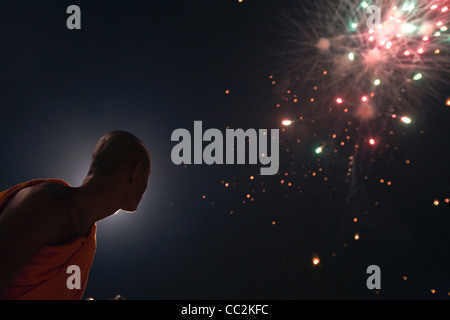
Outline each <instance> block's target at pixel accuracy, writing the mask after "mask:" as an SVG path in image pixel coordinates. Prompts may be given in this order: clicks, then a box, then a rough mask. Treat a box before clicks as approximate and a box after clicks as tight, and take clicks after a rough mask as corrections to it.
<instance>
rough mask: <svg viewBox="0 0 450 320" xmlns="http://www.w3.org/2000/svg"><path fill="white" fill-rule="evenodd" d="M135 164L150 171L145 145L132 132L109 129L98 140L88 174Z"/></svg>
mask: <svg viewBox="0 0 450 320" xmlns="http://www.w3.org/2000/svg"><path fill="white" fill-rule="evenodd" d="M136 165H140V166H141V167H142V169H143V170H145V171H150V155H149V152H148V149H147V147H146V146H145V145H144V144H143V143H142V141H141V140H139V139H138V138H137V137H136V136H135V135H133V134H132V133H129V132H126V131H121V130H116V131H111V132H108V133H107V134H105V135H104V136H103V137H101V138H100V139H99V140H98V142H97V145H96V146H95V149H94V152H93V154H92V163H91V166H90V168H89V172H88V175H99V174H101V175H103V174H108V175H109V174H113V173H114V172H115V171H117V170H120V169H122V168H124V167H130V166H136Z"/></svg>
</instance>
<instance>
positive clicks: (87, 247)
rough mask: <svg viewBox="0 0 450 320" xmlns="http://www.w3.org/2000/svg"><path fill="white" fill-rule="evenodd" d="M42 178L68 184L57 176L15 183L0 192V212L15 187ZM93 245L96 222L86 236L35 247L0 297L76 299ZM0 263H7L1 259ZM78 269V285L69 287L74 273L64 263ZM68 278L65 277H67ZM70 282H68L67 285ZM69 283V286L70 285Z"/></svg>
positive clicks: (44, 180)
mask: <svg viewBox="0 0 450 320" xmlns="http://www.w3.org/2000/svg"><path fill="white" fill-rule="evenodd" d="M44 182H57V183H61V184H63V185H66V186H69V184H68V183H67V182H65V181H63V180H59V179H39V180H32V181H28V182H24V183H21V184H18V185H16V186H14V187H12V188H10V189H7V190H5V191H3V192H1V193H0V215H1V212H2V206H3V205H4V204H5V203H6V201H7V200H8V199H9V198H10V197H11V196H13V195H14V194H16V192H17V191H19V190H21V189H23V188H26V187H29V186H34V185H38V184H41V183H44ZM95 249H96V224H94V225H93V226H92V227H91V228H90V229H89V232H88V233H87V235H86V236H82V237H79V238H76V239H73V240H70V241H68V242H67V243H65V244H62V245H48V246H44V247H42V248H41V249H40V250H38V251H37V252H36V253H35V254H34V255H33V256H32V257H31V259H30V260H29V261H28V263H27V264H26V265H25V266H24V267H23V268H22V269H21V270H20V271H19V273H18V274H17V275H16V276H15V278H14V279H13V281H12V282H11V283H10V286H9V287H8V288H7V289H6V291H5V292H4V293H3V295H2V296H1V297H0V299H7V300H15V299H20V300H79V299H81V298H82V297H83V293H84V290H85V288H86V284H87V280H88V275H89V270H90V268H91V266H92V262H93V260H94V254H95ZM0 263H8V261H1V262H0ZM71 265H76V266H78V267H79V268H80V269H79V270H80V273H79V275H80V280H81V281H80V284H81V288H80V289H76V288H74V289H69V288H68V285H67V282H69V284H72V283H73V281H71V280H72V279H73V277H74V276H75V273H74V272H73V270H71V269H70V268H69V270H67V269H68V267H69V266H71ZM69 277H71V279H69V280H68V278H69ZM69 286H70V285H69ZM70 287H72V286H70Z"/></svg>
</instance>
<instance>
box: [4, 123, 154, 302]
mask: <svg viewBox="0 0 450 320" xmlns="http://www.w3.org/2000/svg"><path fill="white" fill-rule="evenodd" d="M150 163H151V161H150V154H149V152H148V149H147V148H146V146H145V145H144V144H143V143H142V142H141V141H140V140H139V139H138V138H136V137H135V136H134V135H133V134H131V133H128V132H125V131H113V132H109V133H107V134H105V135H104V136H103V137H102V138H100V140H99V141H98V143H97V145H96V147H95V149H94V152H93V155H92V163H91V166H90V168H89V171H88V173H87V176H86V178H85V179H84V181H83V183H82V184H81V185H80V186H78V187H71V186H70V185H69V184H68V183H66V182H65V181H63V180H59V179H39V180H31V181H28V182H24V183H21V184H19V185H17V186H14V187H12V188H10V189H8V190H5V191H3V192H1V193H0V298H1V299H27V300H31V299H39V300H48V299H50V300H63V299H81V298H82V297H83V293H84V289H85V287H86V284H87V279H88V273H89V269H90V267H91V265H92V262H93V259H94V254H95V250H96V227H97V226H96V222H97V221H99V220H101V219H104V218H106V217H108V216H110V215H112V214H114V213H116V212H117V211H118V210H120V209H122V210H124V211H127V212H133V211H135V210H136V209H137V207H138V204H139V202H140V200H141V198H142V196H143V194H144V192H145V190H146V189H147V183H148V178H149V175H150Z"/></svg>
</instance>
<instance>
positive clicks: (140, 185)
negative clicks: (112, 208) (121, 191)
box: [122, 167, 150, 212]
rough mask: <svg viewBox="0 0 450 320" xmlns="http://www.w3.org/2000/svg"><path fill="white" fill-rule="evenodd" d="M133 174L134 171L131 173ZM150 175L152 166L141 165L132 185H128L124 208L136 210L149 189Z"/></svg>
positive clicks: (130, 210)
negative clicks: (144, 166)
mask: <svg viewBox="0 0 450 320" xmlns="http://www.w3.org/2000/svg"><path fill="white" fill-rule="evenodd" d="M131 174H132V175H133V173H131ZM149 176H150V168H149V167H148V168H143V167H140V168H138V169H137V171H136V173H135V175H134V178H133V179H134V180H133V183H132V184H131V185H129V186H128V188H127V192H126V193H125V194H126V197H125V201H124V202H125V204H124V207H123V208H122V209H123V210H125V211H129V212H133V211H136V209H137V207H138V205H139V203H140V202H141V199H142V196H143V195H144V193H145V190H147V185H148V178H149Z"/></svg>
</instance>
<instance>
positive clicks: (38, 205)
mask: <svg viewBox="0 0 450 320" xmlns="http://www.w3.org/2000/svg"><path fill="white" fill-rule="evenodd" d="M69 189H70V187H68V186H65V185H62V184H59V183H55V182H46V183H42V184H40V185H36V186H31V187H28V188H24V189H23V190H20V191H19V192H18V193H17V194H16V195H15V197H14V199H13V201H12V202H11V204H10V205H12V206H21V207H22V210H20V212H23V214H25V215H26V216H25V217H24V218H26V219H28V220H29V221H35V220H37V219H42V220H43V221H45V224H46V225H47V226H49V227H50V228H54V230H55V237H54V238H55V239H54V241H52V243H53V242H54V243H59V242H64V241H66V240H68V239H70V238H72V237H74V236H75V234H76V233H77V226H78V225H79V222H78V221H77V216H76V215H74V213H73V208H72V205H71V203H70V198H69V196H68V193H69Z"/></svg>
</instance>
